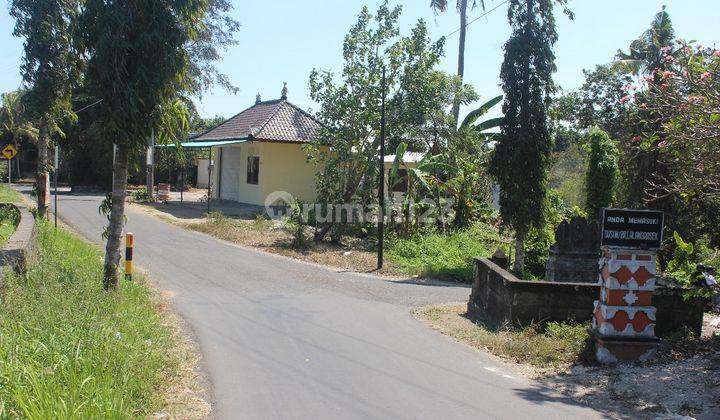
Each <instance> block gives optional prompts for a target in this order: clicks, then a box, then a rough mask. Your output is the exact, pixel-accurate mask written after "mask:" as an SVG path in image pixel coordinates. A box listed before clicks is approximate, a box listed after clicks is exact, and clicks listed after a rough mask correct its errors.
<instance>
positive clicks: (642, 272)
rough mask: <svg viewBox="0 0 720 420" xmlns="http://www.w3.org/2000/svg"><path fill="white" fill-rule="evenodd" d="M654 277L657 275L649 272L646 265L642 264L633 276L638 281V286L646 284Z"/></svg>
mask: <svg viewBox="0 0 720 420" xmlns="http://www.w3.org/2000/svg"><path fill="white" fill-rule="evenodd" d="M653 277H655V276H654V275H653V274H652V273H651V272H649V271H648V269H647V268H645V266H640V268H638V269H637V270H635V273H633V278H634V279H635V281H636V282H637V284H638V286H644V285H645V283H647V281H648V280H650V279H651V278H653Z"/></svg>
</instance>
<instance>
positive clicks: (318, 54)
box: [0, 0, 720, 117]
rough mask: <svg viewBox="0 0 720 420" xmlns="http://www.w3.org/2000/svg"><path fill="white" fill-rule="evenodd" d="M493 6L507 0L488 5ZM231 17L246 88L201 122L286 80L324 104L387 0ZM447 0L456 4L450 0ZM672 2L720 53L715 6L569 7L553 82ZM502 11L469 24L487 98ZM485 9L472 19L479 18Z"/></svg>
mask: <svg viewBox="0 0 720 420" xmlns="http://www.w3.org/2000/svg"><path fill="white" fill-rule="evenodd" d="M485 2H486V5H487V7H488V9H490V8H492V7H494V6H496V5H498V4H500V3H502V0H485ZM234 3H235V10H234V12H233V14H234V15H235V17H236V18H237V19H238V20H239V21H240V23H241V24H242V28H241V29H240V31H239V33H238V34H237V38H238V41H239V44H238V45H236V46H234V47H233V48H231V49H229V50H227V51H225V52H224V53H223V58H222V61H221V62H220V63H219V67H220V69H221V70H222V71H223V72H224V73H226V74H227V75H228V77H229V78H230V80H231V81H232V82H233V84H235V85H236V86H237V87H238V88H239V89H240V91H239V92H238V93H237V94H236V95H233V94H231V93H228V92H226V91H223V90H221V89H216V90H214V91H212V92H209V93H208V94H206V95H205V97H204V98H203V99H202V101H199V102H198V109H199V111H200V113H201V115H203V116H206V117H210V116H213V115H222V116H225V117H229V116H231V115H233V114H235V113H237V112H239V111H240V110H242V109H244V108H246V107H247V106H249V105H252V103H253V102H254V100H255V94H256V93H258V92H260V94H261V95H262V97H263V99H274V98H278V97H279V96H280V90H281V88H282V83H283V82H288V87H289V90H290V94H289V99H290V100H291V101H292V102H294V103H296V104H297V105H299V106H301V107H303V108H306V109H310V110H312V109H316V108H317V105H316V104H314V103H313V102H312V100H311V99H310V98H309V96H308V86H307V85H308V83H307V81H308V75H309V73H310V70H311V69H312V68H313V67H316V68H322V69H330V70H337V69H339V68H340V65H341V58H342V57H341V49H342V40H343V37H344V35H345V33H346V32H347V30H348V29H349V27H350V26H351V25H352V24H353V23H354V22H355V20H356V17H357V14H358V12H359V11H360V9H361V8H362V6H363V5H365V4H367V5H368V6H369V7H370V8H371V10H375V9H376V7H377V5H379V4H380V3H381V0H365V1H362V0H358V1H355V0H342V1H338V0H305V1H297V0H279V1H278V0H275V1H272V2H270V1H243V2H241V1H234ZM394 3H400V4H402V5H403V6H404V7H403V15H402V18H401V27H402V30H403V33H407V32H408V30H409V28H410V27H411V26H412V25H413V24H414V23H415V22H416V21H417V19H420V18H422V19H425V20H426V21H427V22H428V26H429V30H430V35H431V36H432V37H433V38H439V37H440V36H443V35H446V34H448V33H450V32H453V31H454V30H455V29H457V28H458V25H459V23H458V21H459V18H458V14H457V13H456V12H455V10H454V9H453V10H450V11H448V12H446V13H444V14H442V15H438V16H435V15H434V14H433V12H432V11H431V10H430V8H429V7H428V4H429V3H430V1H429V0H395V1H394ZM450 3H454V2H453V0H450ZM663 4H666V5H667V6H668V11H669V13H670V15H671V17H672V19H673V23H674V25H675V30H676V33H677V36H679V37H681V38H685V39H688V40H690V39H695V40H698V41H700V42H702V43H703V44H705V45H707V46H713V45H714V46H716V47H718V46H720V45H719V44H720V4H719V2H718V0H571V1H570V6H571V8H572V9H573V10H574V11H575V14H576V18H575V20H574V21H569V20H568V19H567V18H566V17H565V16H564V15H562V14H561V13H559V11H558V16H557V21H558V33H559V35H560V40H559V42H558V44H557V46H556V54H557V66H558V72H557V74H556V76H555V80H556V82H557V83H559V84H560V85H561V86H562V87H563V88H565V89H574V88H576V87H578V86H579V85H580V84H581V83H582V69H584V68H592V67H594V66H595V65H596V64H602V63H606V62H608V61H610V60H611V59H612V57H613V55H614V53H615V52H616V51H617V49H618V48H627V45H628V44H629V43H630V41H631V40H633V39H634V38H636V37H637V36H638V35H639V34H640V33H642V31H644V30H645V29H646V28H647V27H648V26H649V23H650V21H651V19H652V17H653V15H654V14H655V13H657V12H658V11H659V10H660V8H661V6H662V5H663ZM8 10H9V1H8V0H5V2H4V7H3V10H2V11H0V45H2V54H0V92H4V91H8V90H12V89H16V88H17V87H18V86H20V83H21V78H20V75H19V65H20V58H21V55H22V40H20V39H18V38H14V37H13V36H12V27H13V24H14V22H13V20H12V19H11V17H10V16H9V13H8ZM506 11H507V7H506V6H505V5H503V6H502V7H500V8H499V9H497V10H496V11H494V12H492V13H490V14H489V15H488V16H487V17H485V18H482V19H480V20H478V21H477V22H475V23H473V24H472V25H470V27H469V28H468V36H467V53H466V64H465V75H466V79H465V80H466V81H467V82H468V83H471V84H472V85H474V86H475V88H476V90H477V91H478V93H479V94H480V95H481V99H482V98H484V99H488V98H490V97H492V96H494V95H497V94H499V93H501V92H500V88H499V87H498V83H499V77H498V74H499V70H500V63H501V61H502V55H503V52H502V45H503V43H504V42H505V40H506V39H507V38H508V36H509V33H510V32H509V28H508V25H507V18H506ZM480 14H481V10H480V9H476V10H475V11H473V12H472V13H471V16H470V17H471V18H473V17H476V16H479V15H480ZM457 42H458V35H457V34H455V35H452V36H450V37H449V38H448V41H447V45H446V54H445V55H446V56H445V59H444V61H443V68H444V69H445V70H446V71H449V72H455V69H456V60H457Z"/></svg>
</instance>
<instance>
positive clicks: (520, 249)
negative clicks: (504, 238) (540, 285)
mask: <svg viewBox="0 0 720 420" xmlns="http://www.w3.org/2000/svg"><path fill="white" fill-rule="evenodd" d="M525 236H527V235H526V233H525V232H523V231H518V232H517V235H516V237H515V264H514V266H513V268H514V269H515V272H516V273H517V274H521V273H522V272H523V271H524V270H525Z"/></svg>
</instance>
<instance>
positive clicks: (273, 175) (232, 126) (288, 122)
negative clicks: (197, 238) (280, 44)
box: [190, 86, 321, 206]
mask: <svg viewBox="0 0 720 420" xmlns="http://www.w3.org/2000/svg"><path fill="white" fill-rule="evenodd" d="M320 127H321V124H320V123H319V122H318V121H317V120H316V119H315V118H313V116H312V115H310V114H308V113H307V112H305V111H303V110H302V109H300V108H299V107H297V106H296V105H294V104H292V103H291V102H289V101H288V100H287V86H284V87H283V90H282V95H281V97H280V99H276V100H272V101H262V100H261V98H260V95H259V94H258V96H257V99H256V101H255V104H254V105H253V106H251V107H250V108H248V109H246V110H244V111H242V112H240V113H239V114H237V115H235V116H233V117H231V118H230V119H228V120H226V121H225V122H223V123H222V124H220V125H218V126H216V127H213V128H211V129H210V130H208V131H206V132H204V133H201V134H199V135H197V136H195V137H193V138H191V139H190V141H191V142H198V143H201V144H212V145H215V146H214V147H213V152H212V154H213V156H212V159H213V161H214V170H213V175H212V177H213V179H212V184H213V185H214V189H213V198H220V199H223V200H232V201H238V202H241V203H248V204H255V205H261V206H262V205H265V204H266V199H267V197H269V196H271V194H272V193H274V192H278V191H284V192H288V193H290V194H292V195H293V196H295V197H297V198H299V199H301V200H303V201H313V200H314V199H315V194H316V192H315V167H314V166H313V164H311V163H309V162H308V161H307V152H306V151H305V150H304V148H303V146H305V145H306V144H308V143H311V142H317V141H319V140H318V138H317V135H318V132H319V129H320Z"/></svg>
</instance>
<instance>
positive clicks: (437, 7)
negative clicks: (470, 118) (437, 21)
mask: <svg viewBox="0 0 720 420" xmlns="http://www.w3.org/2000/svg"><path fill="white" fill-rule="evenodd" d="M477 3H478V1H477V0H471V1H468V0H457V4H456V7H457V11H458V13H460V44H459V46H458V70H457V75H458V77H459V78H460V81H462V79H463V76H464V74H465V34H466V30H467V12H468V7H471V8H473V9H474V8H475V7H477ZM480 7H482V9H483V10H485V0H480ZM430 8H432V9H433V11H435V13H438V12H444V11H446V10H447V8H448V1H447V0H430ZM452 114H453V117H454V118H455V125H456V126H457V123H458V118H459V117H460V100H459V98H457V97H456V99H455V101H454V102H453V108H452Z"/></svg>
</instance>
